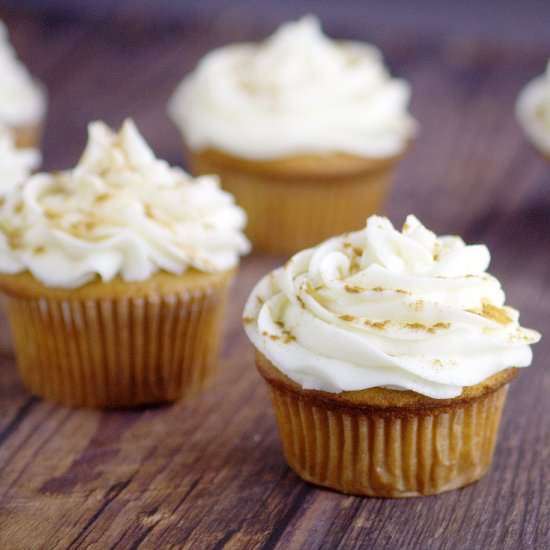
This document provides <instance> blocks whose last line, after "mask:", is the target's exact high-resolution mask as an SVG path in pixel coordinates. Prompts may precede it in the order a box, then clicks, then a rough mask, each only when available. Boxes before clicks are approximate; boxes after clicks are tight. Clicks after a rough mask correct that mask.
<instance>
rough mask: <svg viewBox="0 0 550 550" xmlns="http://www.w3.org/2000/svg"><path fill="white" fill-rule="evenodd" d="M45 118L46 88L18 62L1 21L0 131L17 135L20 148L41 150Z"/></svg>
mask: <svg viewBox="0 0 550 550" xmlns="http://www.w3.org/2000/svg"><path fill="white" fill-rule="evenodd" d="M45 115H46V94H45V91H44V88H43V86H42V85H41V84H39V83H38V82H37V81H36V80H34V79H33V78H32V77H31V75H30V74H29V72H28V71H27V69H26V68H25V66H24V65H23V64H22V63H21V62H20V61H19V59H17V56H16V53H15V51H14V50H13V48H12V46H11V44H10V42H9V37H8V31H7V29H6V26H5V25H4V24H3V23H2V21H0V127H5V128H8V129H10V130H12V131H13V132H14V134H15V137H16V143H17V146H18V147H22V148H25V147H37V146H38V144H39V141H40V135H41V131H42V124H43V122H44V118H45Z"/></svg>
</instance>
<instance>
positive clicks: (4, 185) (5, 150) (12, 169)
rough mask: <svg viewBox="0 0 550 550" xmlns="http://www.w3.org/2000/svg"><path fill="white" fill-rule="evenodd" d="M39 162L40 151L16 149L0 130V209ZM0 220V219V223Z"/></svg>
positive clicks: (3, 342)
mask: <svg viewBox="0 0 550 550" xmlns="http://www.w3.org/2000/svg"><path fill="white" fill-rule="evenodd" d="M39 164H40V153H39V152H38V151H37V150H35V149H17V148H16V147H15V143H14V136H13V135H12V133H11V132H9V131H7V130H4V131H1V130H0V211H1V209H2V205H3V203H4V201H5V200H6V198H7V197H8V196H9V195H10V194H11V193H13V192H14V190H15V189H16V188H17V187H18V186H19V185H21V184H22V182H24V181H25V180H26V179H27V178H28V177H29V176H30V174H31V172H33V171H34V170H35V169H36V168H38V165H39ZM1 223H2V220H1V219H0V224H1ZM0 327H2V329H3V330H0V352H3V351H8V350H10V348H11V344H10V338H9V335H8V333H7V332H6V331H5V330H4V329H5V327H6V320H5V315H4V310H3V309H2V308H0Z"/></svg>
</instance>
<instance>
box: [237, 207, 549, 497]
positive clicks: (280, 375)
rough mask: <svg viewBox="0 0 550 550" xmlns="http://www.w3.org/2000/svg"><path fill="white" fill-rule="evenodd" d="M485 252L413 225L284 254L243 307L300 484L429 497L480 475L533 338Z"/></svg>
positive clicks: (371, 223) (377, 225)
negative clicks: (490, 269)
mask: <svg viewBox="0 0 550 550" xmlns="http://www.w3.org/2000/svg"><path fill="white" fill-rule="evenodd" d="M489 259H490V256H489V251H488V250H487V248H486V247H485V246H483V245H466V244H465V243H464V242H463V241H462V240H461V239H460V238H459V237H454V236H445V237H437V236H436V235H435V234H434V233H432V232H431V231H429V230H428V229H426V228H425V227H424V226H423V225H422V224H421V223H420V222H419V221H418V220H417V219H416V218H415V217H413V216H409V217H408V218H407V220H406V223H405V225H404V227H403V230H402V232H399V231H397V230H395V229H394V228H393V226H392V225H391V223H390V222H389V221H388V220H387V219H386V218H382V217H378V216H372V217H370V218H369V219H368V220H367V224H366V228H365V229H364V230H362V231H357V232H353V233H348V234H344V235H341V236H339V237H335V238H332V239H329V240H327V241H325V242H323V243H322V244H320V245H318V246H317V247H315V248H311V249H309V250H304V251H302V252H299V253H298V254H296V255H294V256H293V257H292V258H291V259H290V260H289V261H288V262H287V263H286V265H285V266H284V267H281V268H279V269H277V270H275V271H274V272H272V273H271V274H269V275H267V276H266V277H264V278H263V279H262V280H261V281H260V282H259V283H258V285H257V286H256V287H255V288H254V290H253V291H252V294H251V295H250V298H249V299H248V302H247V304H246V307H245V310H244V324H245V329H246V332H247V334H248V336H249V338H250V339H251V341H252V343H253V344H254V346H255V347H256V350H257V353H256V364H257V367H258V370H259V371H260V374H261V375H262V376H263V377H264V378H265V380H266V381H267V383H268V385H269V387H270V388H271V395H272V399H273V406H274V410H275V416H276V418H277V423H278V427H279V432H280V437H281V439H282V444H283V450H284V454H285V456H286V459H287V461H288V464H289V465H290V467H291V468H292V469H293V470H294V471H295V472H296V473H297V474H298V475H299V476H301V477H302V478H303V479H305V480H306V481H309V482H312V483H315V484H317V485H322V486H326V487H331V488H333V489H336V490H339V491H342V492H344V493H352V494H358V495H368V496H379V497H411V496H419V495H431V494H437V493H440V492H442V491H447V490H450V489H455V488H457V487H461V486H463V485H466V484H468V483H472V482H473V481H476V480H477V479H479V478H480V477H481V476H483V474H484V473H485V472H486V471H487V469H488V468H489V466H490V463H491V459H492V455H493V450H494V447H495V441H496V437H497V431H498V427H499V422H500V416H501V412H502V407H503V405H504V401H505V398H506V393H507V391H508V384H509V383H510V381H511V380H512V379H513V378H514V377H515V376H516V375H517V373H518V369H519V368H521V367H526V366H528V365H529V364H530V363H531V360H532V353H531V349H530V347H529V345H530V344H533V343H535V342H537V341H538V340H539V338H540V335H539V334H538V333H536V332H534V331H532V330H529V329H524V328H522V327H520V325H519V323H518V318H519V314H518V312H517V311H516V310H514V309H512V308H510V307H508V306H506V305H504V299H505V296H504V293H503V291H502V288H501V286H500V284H499V282H498V280H497V279H495V278H494V277H493V276H491V275H490V274H488V273H487V272H486V269H487V267H488V265H489Z"/></svg>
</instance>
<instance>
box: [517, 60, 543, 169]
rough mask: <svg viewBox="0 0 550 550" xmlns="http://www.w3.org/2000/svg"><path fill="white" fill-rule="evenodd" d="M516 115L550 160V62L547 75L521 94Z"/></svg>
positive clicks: (536, 145)
mask: <svg viewBox="0 0 550 550" xmlns="http://www.w3.org/2000/svg"><path fill="white" fill-rule="evenodd" d="M516 114H517V117H518V120H519V123H520V124H521V126H522V128H523V130H524V131H525V133H526V134H527V137H528V138H529V140H530V141H531V143H532V144H533V145H534V147H536V148H537V149H538V150H539V151H540V153H542V155H543V156H545V157H546V158H547V159H548V160H550V61H549V62H548V66H547V68H546V74H544V75H541V76H539V77H537V78H535V79H534V80H532V81H531V82H529V84H527V86H525V88H523V90H522V91H521V93H520V94H519V97H518V101H517V104H516Z"/></svg>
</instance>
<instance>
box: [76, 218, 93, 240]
mask: <svg viewBox="0 0 550 550" xmlns="http://www.w3.org/2000/svg"><path fill="white" fill-rule="evenodd" d="M96 227H97V222H96V221H93V220H81V221H78V222H75V223H73V224H71V226H70V228H69V231H71V233H73V234H75V235H77V236H81V237H83V236H86V235H87V234H89V233H91V232H92V231H93V230H94V229H95V228H96Z"/></svg>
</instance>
